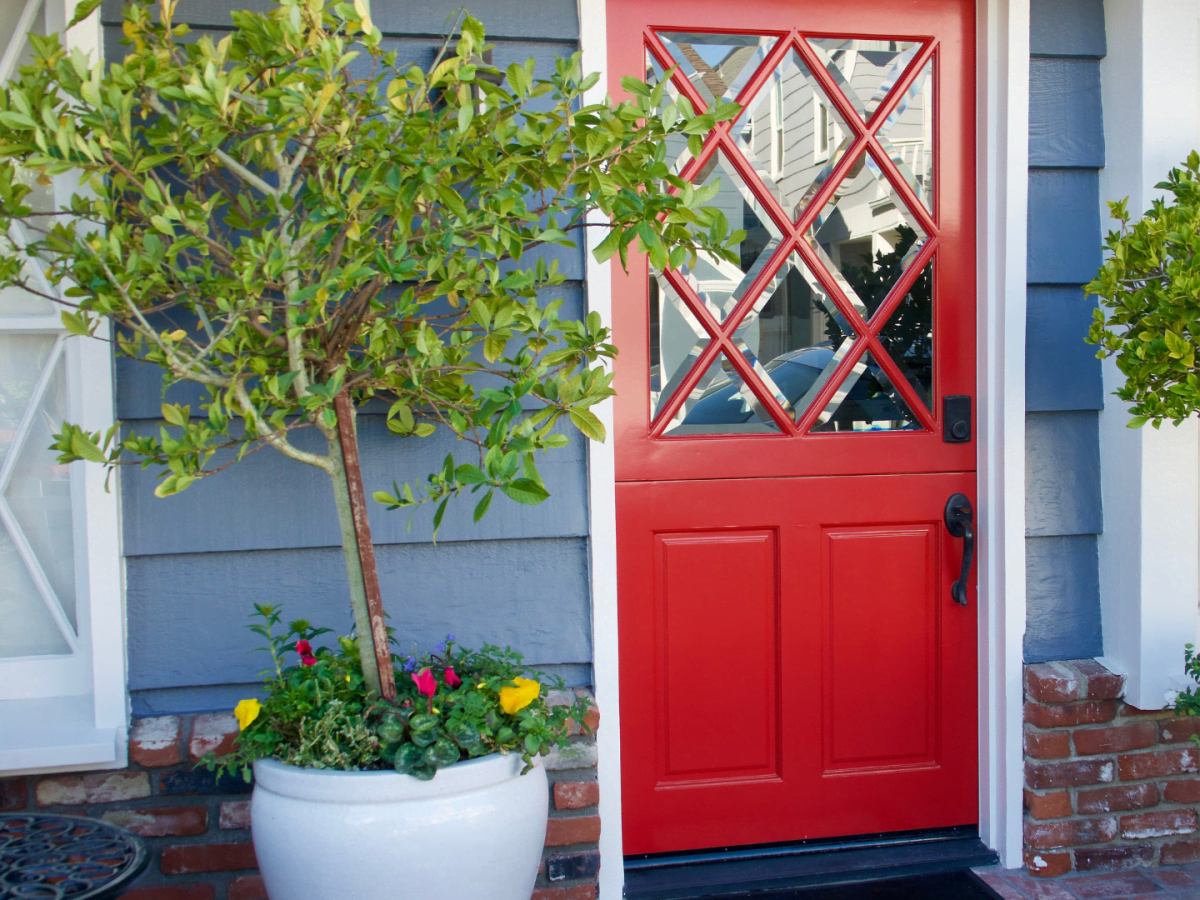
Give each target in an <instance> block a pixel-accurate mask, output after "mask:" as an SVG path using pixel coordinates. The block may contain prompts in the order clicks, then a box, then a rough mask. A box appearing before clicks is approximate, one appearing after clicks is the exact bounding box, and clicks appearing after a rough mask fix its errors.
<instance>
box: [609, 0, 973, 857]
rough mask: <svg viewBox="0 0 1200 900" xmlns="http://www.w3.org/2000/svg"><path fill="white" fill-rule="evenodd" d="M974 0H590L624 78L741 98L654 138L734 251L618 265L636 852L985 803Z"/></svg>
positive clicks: (626, 644)
mask: <svg viewBox="0 0 1200 900" xmlns="http://www.w3.org/2000/svg"><path fill="white" fill-rule="evenodd" d="M973 11H974V3H973V2H972V0H908V2H904V3H897V2H895V0H805V2H797V0H754V2H752V3H730V2H728V0H688V2H680V0H608V28H609V30H608V46H609V54H610V56H609V71H610V73H611V76H612V83H611V86H610V87H611V91H612V93H613V94H614V95H619V94H621V89H620V77H621V76H623V75H641V76H644V77H645V78H646V79H647V80H648V81H651V82H654V81H657V80H660V79H661V78H663V77H664V73H665V72H666V71H667V70H669V69H671V68H672V67H677V68H676V70H675V73H674V76H673V78H672V81H671V83H670V86H669V88H668V90H667V91H666V99H665V100H664V103H667V102H677V100H678V98H679V97H681V96H682V97H686V98H687V99H688V100H689V101H690V103H691V104H692V105H693V107H695V108H696V109H697V110H700V109H704V108H710V107H711V106H712V104H714V103H716V102H719V101H722V100H734V101H736V102H738V103H740V104H741V105H742V106H743V107H744V110H743V112H742V113H741V115H740V117H739V118H738V119H736V120H735V121H733V122H732V123H729V124H726V125H722V126H720V127H718V128H717V129H715V130H714V131H712V132H710V133H709V134H707V135H706V136H705V137H704V145H703V149H702V151H701V152H699V153H698V154H695V155H693V154H692V153H691V152H689V149H688V148H687V147H686V145H685V143H684V142H682V141H680V142H678V143H673V144H671V145H669V146H668V147H667V157H668V162H669V164H671V165H672V166H674V167H675V169H676V171H677V172H679V173H680V174H681V175H682V176H683V177H684V178H687V179H689V180H691V181H692V182H693V183H694V184H696V185H697V186H709V185H713V184H717V185H718V188H717V190H716V194H715V195H714V197H713V199H712V200H711V201H710V205H715V206H717V207H719V208H720V209H722V211H724V212H725V214H726V217H727V219H728V221H729V224H730V228H731V230H742V231H744V232H745V236H744V238H743V239H742V241H741V243H740V263H739V264H736V265H735V264H733V263H730V262H727V261H724V260H714V259H705V258H703V257H702V258H700V259H699V260H697V261H696V263H695V264H694V265H691V266H687V267H684V268H682V269H680V270H679V271H667V272H657V271H654V270H652V269H649V268H648V265H647V262H646V260H645V259H644V258H642V259H636V260H634V261H632V262H631V265H630V268H629V272H628V273H625V272H622V271H621V270H620V269H619V268H617V269H614V315H613V318H614V329H615V335H616V340H617V343H618V344H619V346H620V347H621V355H620V357H619V359H618V363H617V369H616V386H617V390H618V397H617V407H616V435H615V438H616V462H617V531H618V559H617V562H618V589H619V619H620V635H619V638H620V654H621V742H622V785H623V805H624V835H625V838H624V840H625V852H626V853H655V852H666V851H681V850H690V849H700V848H708V847H721V846H730V845H739V844H762V843H772V842H781V841H795V840H802V839H808V838H820V837H831V836H836V835H852V834H869V833H876V832H887V831H900V830H908V829H921V828H933V827H940V826H951V825H964V824H971V823H974V822H975V821H976V817H977V794H978V786H977V758H976V757H977V743H976V728H977V726H976V596H975V591H974V590H973V589H970V590H968V596H967V601H968V605H967V606H965V607H964V606H961V605H959V604H958V603H956V602H955V601H954V600H953V599H952V598H951V584H952V582H953V581H954V580H955V579H956V578H957V577H958V575H959V567H960V566H961V561H962V552H963V546H962V541H961V540H959V539H957V538H954V537H953V536H951V535H950V534H949V533H948V531H947V528H946V526H945V524H944V523H943V510H944V508H945V505H946V501H947V499H948V498H949V497H950V495H952V494H954V493H957V492H961V493H963V494H966V495H967V496H968V497H969V498H971V499H972V501H973V500H974V497H975V457H976V447H975V443H974V440H973V438H972V437H971V436H970V435H969V434H966V433H964V432H963V431H962V430H960V431H959V433H958V435H957V436H955V435H954V434H952V433H949V432H951V431H952V429H948V428H947V427H946V426H948V425H952V424H953V423H952V422H947V421H946V417H947V412H946V408H945V404H944V398H946V397H950V396H955V395H959V396H967V397H973V396H974V394H975V306H974V296H975V233H974V221H975V212H974V196H975V186H974V179H973V173H974V167H975V155H974V93H975V87H974V55H973V46H974V40H975V26H974V12H973ZM691 149H692V150H695V149H696V148H695V147H693V148H691ZM968 424H969V417H968ZM960 429H961V426H960ZM969 583H970V584H973V583H974V576H973V574H972V578H971V579H970V580H969Z"/></svg>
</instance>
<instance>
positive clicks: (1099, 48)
mask: <svg viewBox="0 0 1200 900" xmlns="http://www.w3.org/2000/svg"><path fill="white" fill-rule="evenodd" d="M1029 49H1030V51H1031V52H1032V53H1033V55H1034V56H1091V57H1094V58H1096V59H1099V58H1100V57H1102V56H1104V55H1105V53H1106V52H1107V50H1106V45H1105V40H1104V2H1103V0H1032V2H1031V3H1030V8H1029Z"/></svg>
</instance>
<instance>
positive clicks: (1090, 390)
mask: <svg viewBox="0 0 1200 900" xmlns="http://www.w3.org/2000/svg"><path fill="white" fill-rule="evenodd" d="M1030 21H1031V32H1030V51H1031V55H1032V58H1031V60H1030V68H1029V81H1030V85H1029V91H1030V94H1029V166H1030V168H1029V221H1028V225H1029V243H1028V255H1027V260H1026V265H1027V276H1026V280H1027V281H1028V293H1027V300H1028V306H1027V308H1026V338H1025V352H1026V362H1025V366H1026V368H1025V392H1026V396H1025V400H1026V411H1027V414H1026V419H1025V423H1026V424H1025V427H1026V435H1025V531H1026V535H1027V537H1026V587H1027V595H1026V600H1027V604H1028V608H1027V616H1026V631H1025V659H1026V661H1027V662H1039V661H1044V660H1050V659H1074V658H1079V657H1084V656H1098V655H1100V654H1102V653H1103V650H1104V647H1103V638H1102V633H1101V622H1100V589H1099V570H1098V564H1097V556H1096V536H1097V535H1098V534H1099V533H1100V532H1101V531H1102V530H1103V511H1102V509H1101V495H1100V443H1099V430H1098V412H1097V411H1098V410H1099V409H1101V408H1102V407H1103V404H1104V398H1103V389H1102V386H1101V379H1100V363H1099V360H1097V359H1096V358H1095V350H1094V348H1092V347H1090V346H1088V345H1086V344H1084V343H1083V337H1084V335H1085V334H1086V333H1087V328H1088V324H1089V322H1090V321H1091V311H1092V309H1093V308H1094V301H1093V300H1092V299H1091V298H1086V297H1085V296H1084V293H1083V290H1082V288H1081V285H1083V284H1086V283H1087V282H1088V281H1090V280H1091V279H1092V277H1093V276H1094V275H1095V273H1096V269H1097V268H1098V267H1099V265H1100V240H1101V230H1100V228H1101V226H1100V194H1099V192H1100V173H1099V170H1100V168H1101V167H1102V166H1103V165H1104V119H1103V110H1102V108H1101V97H1100V59H1101V58H1102V57H1103V56H1104V54H1105V36H1104V6H1103V3H1102V2H1101V0H1033V3H1032V6H1031V9H1030Z"/></svg>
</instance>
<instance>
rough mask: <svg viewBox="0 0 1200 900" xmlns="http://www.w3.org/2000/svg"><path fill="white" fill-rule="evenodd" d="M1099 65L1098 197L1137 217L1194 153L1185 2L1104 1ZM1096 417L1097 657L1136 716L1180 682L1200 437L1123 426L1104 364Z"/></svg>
mask: <svg viewBox="0 0 1200 900" xmlns="http://www.w3.org/2000/svg"><path fill="white" fill-rule="evenodd" d="M1104 15H1105V29H1106V31H1107V36H1108V56H1107V57H1106V58H1105V60H1104V61H1103V62H1102V63H1101V65H1100V77H1101V87H1102V91H1103V99H1104V140H1105V146H1106V156H1107V159H1106V165H1105V168H1104V169H1103V170H1102V171H1101V173H1100V198H1101V216H1102V221H1103V227H1104V230H1105V231H1107V230H1108V229H1109V228H1110V227H1111V220H1110V219H1109V215H1108V208H1107V206H1106V205H1105V201H1107V200H1119V199H1121V198H1122V197H1128V198H1129V210H1130V212H1131V213H1133V214H1134V215H1138V214H1140V213H1141V212H1143V211H1144V210H1146V209H1148V208H1149V207H1150V203H1151V200H1152V199H1153V197H1155V196H1157V195H1158V194H1159V193H1161V192H1157V191H1155V189H1154V185H1155V184H1156V183H1158V182H1160V181H1162V180H1164V179H1165V177H1166V174H1167V172H1168V171H1169V170H1170V169H1171V168H1172V167H1174V166H1178V165H1179V164H1180V163H1181V162H1182V161H1183V160H1184V159H1185V158H1186V157H1187V155H1188V153H1189V152H1191V151H1192V150H1193V149H1195V148H1196V145H1197V127H1198V126H1197V112H1196V111H1197V66H1198V64H1200V59H1198V56H1200V54H1198V38H1197V28H1196V25H1195V24H1194V23H1195V22H1196V19H1197V4H1196V0H1107V2H1106V3H1105V4H1104ZM1103 372H1104V392H1105V401H1104V402H1105V409H1104V410H1103V411H1102V412H1101V413H1100V467H1101V487H1102V491H1103V501H1104V533H1103V534H1102V535H1101V536H1100V540H1099V553H1100V601H1101V612H1102V616H1103V625H1104V657H1103V659H1102V662H1104V663H1105V665H1107V666H1108V667H1109V668H1111V669H1113V670H1115V671H1119V672H1121V673H1122V674H1124V675H1126V676H1127V678H1128V684H1127V687H1126V699H1127V700H1128V701H1129V702H1130V703H1132V704H1133V705H1134V706H1137V707H1139V708H1142V709H1156V708H1159V707H1161V706H1163V705H1164V703H1165V702H1166V692H1167V691H1168V690H1171V689H1174V688H1177V687H1179V686H1180V685H1181V684H1182V675H1183V645H1184V643H1185V642H1187V641H1190V640H1193V639H1194V636H1195V634H1196V601H1197V591H1198V587H1200V581H1198V577H1197V546H1198V540H1200V529H1198V527H1197V519H1198V512H1200V509H1198V503H1200V493H1198V490H1197V487H1198V482H1200V453H1198V452H1197V439H1198V437H1200V432H1198V430H1197V422H1196V420H1195V419H1194V418H1193V419H1191V420H1189V421H1187V422H1185V423H1184V424H1182V425H1181V426H1179V427H1178V428H1176V427H1175V426H1173V425H1171V424H1170V423H1166V424H1164V425H1163V426H1162V428H1161V429H1160V430H1158V431H1155V430H1154V429H1153V428H1151V427H1146V428H1142V429H1140V430H1133V429H1130V428H1127V427H1126V424H1127V423H1128V421H1129V413H1128V411H1127V409H1126V407H1125V404H1123V403H1122V402H1121V401H1120V400H1118V399H1117V398H1116V397H1113V396H1112V392H1113V391H1114V390H1116V389H1117V388H1118V387H1119V386H1120V385H1121V383H1122V381H1123V376H1122V375H1121V373H1120V371H1119V370H1118V369H1117V367H1116V364H1115V363H1114V362H1113V361H1112V360H1111V359H1110V360H1105V362H1104V369H1103Z"/></svg>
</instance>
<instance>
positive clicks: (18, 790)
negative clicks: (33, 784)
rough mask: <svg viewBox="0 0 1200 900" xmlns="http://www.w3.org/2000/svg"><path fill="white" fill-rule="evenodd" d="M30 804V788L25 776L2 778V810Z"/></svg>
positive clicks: (9, 810)
mask: <svg viewBox="0 0 1200 900" xmlns="http://www.w3.org/2000/svg"><path fill="white" fill-rule="evenodd" d="M27 806H29V788H28V787H27V786H26V784H25V779H24V778H0V812H12V811H13V810H14V809H25V808H26V807H27Z"/></svg>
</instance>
